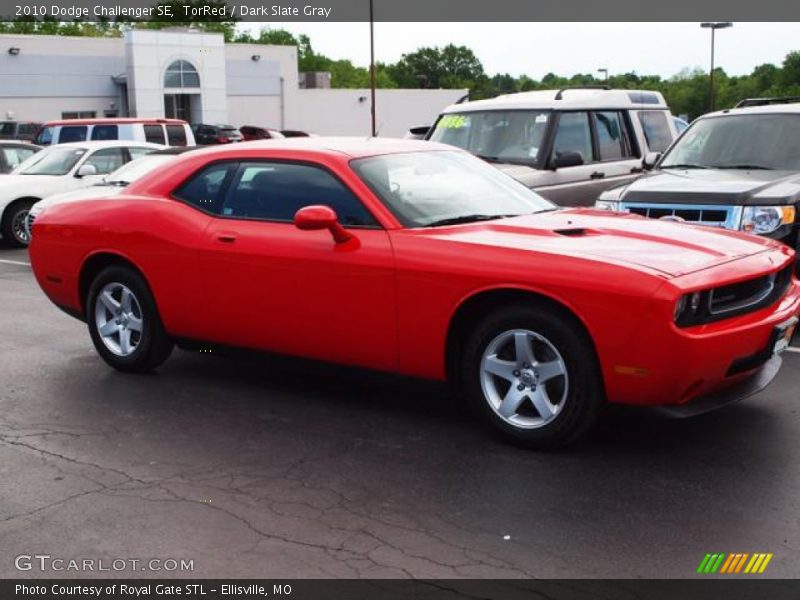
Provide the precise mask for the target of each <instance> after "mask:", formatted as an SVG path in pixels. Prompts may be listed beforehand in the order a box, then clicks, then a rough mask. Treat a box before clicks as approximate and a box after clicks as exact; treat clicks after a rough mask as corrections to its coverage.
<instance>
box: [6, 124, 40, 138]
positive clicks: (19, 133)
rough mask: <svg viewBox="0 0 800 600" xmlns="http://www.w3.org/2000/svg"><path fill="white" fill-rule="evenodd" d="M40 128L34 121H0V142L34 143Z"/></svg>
mask: <svg viewBox="0 0 800 600" xmlns="http://www.w3.org/2000/svg"><path fill="white" fill-rule="evenodd" d="M40 126H41V123H34V122H32V121H0V140H20V141H23V142H32V141H33V138H34V137H36V132H37V131H39V127H40Z"/></svg>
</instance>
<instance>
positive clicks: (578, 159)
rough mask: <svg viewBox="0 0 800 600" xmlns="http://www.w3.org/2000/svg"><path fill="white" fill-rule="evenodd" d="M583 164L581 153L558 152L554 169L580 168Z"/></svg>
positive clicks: (554, 160) (554, 161)
mask: <svg viewBox="0 0 800 600" xmlns="http://www.w3.org/2000/svg"><path fill="white" fill-rule="evenodd" d="M582 164H583V156H581V153H580V152H572V151H569V150H568V151H566V152H558V153H556V157H555V158H554V159H553V168H554V169H560V168H562V167H580V166H581V165H582Z"/></svg>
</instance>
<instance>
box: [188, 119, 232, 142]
mask: <svg viewBox="0 0 800 600" xmlns="http://www.w3.org/2000/svg"><path fill="white" fill-rule="evenodd" d="M192 131H193V132H194V140H195V142H196V143H197V144H201V145H205V146H208V145H213V144H230V143H233V142H241V141H242V134H241V133H239V130H238V129H236V127H234V126H233V125H203V124H202V123H198V124H195V125H192Z"/></svg>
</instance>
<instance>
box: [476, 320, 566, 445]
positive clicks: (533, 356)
mask: <svg viewBox="0 0 800 600" xmlns="http://www.w3.org/2000/svg"><path fill="white" fill-rule="evenodd" d="M480 378H481V388H482V390H483V395H484V398H485V399H486V401H487V402H488V403H489V406H491V407H492V409H493V410H494V411H495V412H496V413H497V414H498V415H499V416H500V418H502V419H503V420H504V421H506V422H507V423H509V424H510V425H513V426H514V427H519V428H522V429H536V428H539V427H543V426H545V425H547V424H548V423H550V422H551V421H552V420H553V419H555V418H556V417H557V416H558V415H559V414H560V413H561V411H562V410H564V404H565V402H566V400H567V393H568V391H569V376H568V374H567V366H566V363H565V362H564V359H563V358H562V357H561V354H559V352H558V350H556V347H555V346H554V345H553V344H552V343H551V342H550V341H549V340H548V339H547V338H545V337H544V336H542V335H539V334H538V333H535V332H533V331H529V330H527V329H512V330H510V331H505V332H503V333H501V334H500V335H498V336H497V337H495V338H494V339H493V340H492V341H491V342H489V344H488V345H487V346H486V350H484V352H483V356H482V358H481V368H480Z"/></svg>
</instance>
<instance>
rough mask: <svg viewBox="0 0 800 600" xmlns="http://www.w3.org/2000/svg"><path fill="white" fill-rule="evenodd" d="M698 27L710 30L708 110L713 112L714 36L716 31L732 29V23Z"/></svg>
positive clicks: (716, 23) (707, 24) (711, 23)
mask: <svg viewBox="0 0 800 600" xmlns="http://www.w3.org/2000/svg"><path fill="white" fill-rule="evenodd" d="M700 27H702V28H703V29H710V30H711V71H710V72H709V74H708V85H709V91H708V110H709V111H713V110H714V34H715V33H716V31H717V29H727V28H728V27H733V23H731V22H729V21H719V22H706V23H700Z"/></svg>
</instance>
